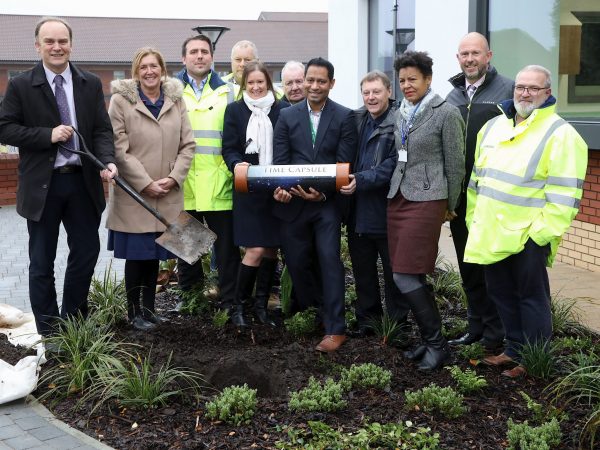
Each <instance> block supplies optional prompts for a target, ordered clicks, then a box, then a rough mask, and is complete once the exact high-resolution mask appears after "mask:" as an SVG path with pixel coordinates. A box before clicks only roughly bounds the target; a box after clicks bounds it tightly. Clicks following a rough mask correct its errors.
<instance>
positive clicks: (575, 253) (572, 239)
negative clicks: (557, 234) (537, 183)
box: [556, 150, 600, 272]
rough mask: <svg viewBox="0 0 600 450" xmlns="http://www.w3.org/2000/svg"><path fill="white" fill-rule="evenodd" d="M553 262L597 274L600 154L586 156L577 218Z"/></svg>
mask: <svg viewBox="0 0 600 450" xmlns="http://www.w3.org/2000/svg"><path fill="white" fill-rule="evenodd" d="M556 260H557V261H562V262H565V263H567V264H571V265H574V266H577V267H582V268H584V269H587V270H593V271H595V272H600V151H597V150H590V152H589V154H588V169H587V173H586V176H585V183H584V184H583V198H582V199H581V207H580V208H579V214H577V217H575V220H574V221H573V224H572V225H571V228H569V230H568V231H567V233H566V234H565V235H564V236H563V241H562V243H561V245H560V247H559V249H558V254H557V255H556Z"/></svg>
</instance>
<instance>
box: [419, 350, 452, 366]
mask: <svg viewBox="0 0 600 450" xmlns="http://www.w3.org/2000/svg"><path fill="white" fill-rule="evenodd" d="M449 359H450V351H449V350H448V347H447V346H443V347H441V348H435V347H427V350H426V351H425V354H424V355H423V357H422V358H421V362H420V363H419V365H418V366H417V369H419V370H422V371H425V372H429V371H432V370H437V369H439V368H440V367H442V366H443V365H444V364H445V363H446V362H447V361H448V360H449Z"/></svg>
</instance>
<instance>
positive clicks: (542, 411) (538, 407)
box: [519, 391, 568, 424]
mask: <svg viewBox="0 0 600 450" xmlns="http://www.w3.org/2000/svg"><path fill="white" fill-rule="evenodd" d="M519 394H520V395H521V397H523V400H525V403H526V405H527V409H528V410H529V411H531V413H532V415H533V421H534V422H535V423H537V424H542V423H544V422H546V421H547V420H548V419H557V420H558V421H559V422H560V421H562V420H565V419H567V418H568V415H567V414H566V413H565V412H563V411H561V410H560V409H558V408H556V407H554V406H552V405H548V406H544V405H542V404H541V403H538V402H536V401H535V400H534V399H532V398H531V397H530V396H529V395H527V394H526V393H525V392H523V391H519Z"/></svg>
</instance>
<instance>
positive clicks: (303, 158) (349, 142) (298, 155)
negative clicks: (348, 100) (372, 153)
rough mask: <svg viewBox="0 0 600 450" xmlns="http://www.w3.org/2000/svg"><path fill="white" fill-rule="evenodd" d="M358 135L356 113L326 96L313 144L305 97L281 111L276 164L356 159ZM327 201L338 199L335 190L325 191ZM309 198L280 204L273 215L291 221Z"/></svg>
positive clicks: (348, 161)
mask: <svg viewBox="0 0 600 450" xmlns="http://www.w3.org/2000/svg"><path fill="white" fill-rule="evenodd" d="M357 145H358V136H357V131H356V123H355V119H354V113H353V111H352V110H351V109H348V108H346V107H344V106H342V105H340V104H338V103H336V102H334V101H333V100H331V99H327V102H326V103H325V106H324V108H323V112H322V113H321V119H320V121H319V128H318V129H317V135H316V139H315V145H314V147H313V144H312V134H311V125H310V118H309V115H308V105H307V102H306V100H304V101H302V102H300V103H296V104H295V105H293V106H291V107H289V108H285V109H283V110H282V111H281V113H280V116H279V120H278V121H277V125H276V126H275V130H274V135H273V164H277V165H279V164H335V163H338V162H347V163H351V162H353V161H354V160H355V158H356V150H357ZM325 194H326V196H327V201H326V202H324V203H330V202H334V201H335V192H333V191H331V192H325ZM305 203H306V201H305V200H302V199H301V198H298V197H295V196H294V197H293V198H292V200H291V201H290V202H289V203H287V204H284V203H279V202H278V203H277V204H276V205H275V208H274V209H273V214H274V215H275V216H277V217H279V218H280V219H282V220H285V221H287V222H292V221H293V220H294V219H295V218H296V217H298V214H300V212H301V211H302V209H303V207H304V205H305Z"/></svg>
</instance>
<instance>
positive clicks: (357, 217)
mask: <svg viewBox="0 0 600 450" xmlns="http://www.w3.org/2000/svg"><path fill="white" fill-rule="evenodd" d="M395 112H396V108H395V107H394V104H393V101H391V100H390V110H389V112H388V115H387V117H386V118H385V119H384V120H383V122H381V123H380V124H379V126H378V127H377V128H376V129H375V131H373V133H372V134H371V136H369V138H368V142H367V145H366V152H365V153H360V139H361V138H362V134H363V130H364V128H365V125H366V124H367V120H368V118H369V112H368V111H367V109H366V108H365V107H364V106H363V107H362V108H359V109H357V110H356V111H355V112H354V114H355V118H356V125H357V129H358V137H359V151H358V152H357V155H356V160H355V162H354V171H355V172H354V176H355V177H356V191H355V193H354V195H353V198H351V202H350V203H351V205H350V214H349V216H348V219H347V224H348V230H349V231H354V232H356V233H361V234H363V233H364V234H375V235H385V234H386V233H387V225H386V218H387V215H386V210H387V192H388V189H389V185H390V178H391V177H392V173H393V172H394V168H395V167H396V160H397V158H398V154H397V152H396V147H395V145H394V124H395V117H396V115H395Z"/></svg>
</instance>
